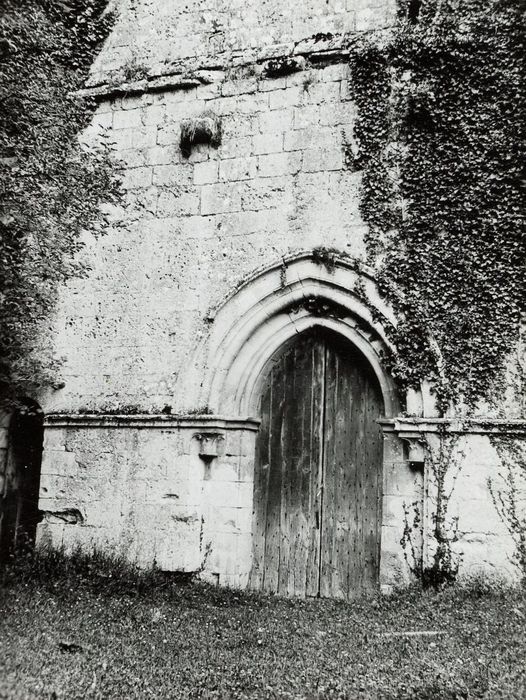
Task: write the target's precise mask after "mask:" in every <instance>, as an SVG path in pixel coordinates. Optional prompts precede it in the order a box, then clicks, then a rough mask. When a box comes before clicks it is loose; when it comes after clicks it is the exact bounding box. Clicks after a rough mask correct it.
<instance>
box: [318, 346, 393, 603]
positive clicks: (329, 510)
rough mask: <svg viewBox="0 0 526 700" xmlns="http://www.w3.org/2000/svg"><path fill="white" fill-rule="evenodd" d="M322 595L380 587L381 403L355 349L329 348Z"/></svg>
mask: <svg viewBox="0 0 526 700" xmlns="http://www.w3.org/2000/svg"><path fill="white" fill-rule="evenodd" d="M326 373H327V381H326V399H325V405H326V408H325V441H326V445H325V459H324V475H325V489H324V503H323V525H322V528H323V529H322V544H321V581H320V595H323V596H331V597H338V598H352V597H353V596H354V595H356V594H358V593H361V592H365V591H367V590H370V589H372V588H375V587H376V585H377V578H378V552H379V546H378V542H379V536H380V514H379V511H378V502H379V492H378V489H379V486H380V484H381V478H380V476H381V467H382V459H381V433H380V429H379V426H378V425H377V424H376V419H377V418H378V417H380V415H382V411H383V404H382V399H381V394H380V390H379V387H378V385H377V381H376V378H375V377H374V375H373V374H372V370H371V369H370V368H369V366H368V365H367V363H366V361H365V359H364V358H363V357H362V356H361V355H360V354H359V353H358V352H357V351H355V350H354V349H353V348H352V346H350V345H345V344H342V342H340V341H338V340H337V339H333V340H332V342H330V343H329V345H328V354H327V368H326Z"/></svg>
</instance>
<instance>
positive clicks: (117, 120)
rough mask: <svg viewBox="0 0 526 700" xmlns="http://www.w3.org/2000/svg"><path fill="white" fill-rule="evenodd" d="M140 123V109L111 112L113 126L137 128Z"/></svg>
mask: <svg viewBox="0 0 526 700" xmlns="http://www.w3.org/2000/svg"><path fill="white" fill-rule="evenodd" d="M141 125H142V115H141V110H140V109H130V110H126V111H125V110H123V111H121V112H114V113H113V128H114V129H115V130H118V129H137V128H139V127H140V126H141Z"/></svg>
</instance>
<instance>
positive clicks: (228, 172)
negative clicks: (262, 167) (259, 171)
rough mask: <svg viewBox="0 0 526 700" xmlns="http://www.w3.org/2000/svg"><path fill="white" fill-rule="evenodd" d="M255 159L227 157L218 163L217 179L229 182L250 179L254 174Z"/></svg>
mask: <svg viewBox="0 0 526 700" xmlns="http://www.w3.org/2000/svg"><path fill="white" fill-rule="evenodd" d="M256 168H257V160H256V158H255V157H253V156H252V157H249V158H228V159H227V160H222V161H220V163H219V179H220V180H228V181H230V182H233V181H236V180H252V179H253V178H254V177H255V176H256Z"/></svg>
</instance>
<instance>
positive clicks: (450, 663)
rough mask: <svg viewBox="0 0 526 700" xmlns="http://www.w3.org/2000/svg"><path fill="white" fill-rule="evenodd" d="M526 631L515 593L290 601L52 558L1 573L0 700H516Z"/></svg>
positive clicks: (98, 560) (522, 691) (525, 691)
mask: <svg viewBox="0 0 526 700" xmlns="http://www.w3.org/2000/svg"><path fill="white" fill-rule="evenodd" d="M525 627H526V606H525V597H524V592H523V591H522V592H521V591H506V590H500V591H493V592H491V591H485V590H483V588H482V587H481V586H478V587H476V588H473V589H471V590H458V589H456V590H455V589H449V590H446V591H443V592H441V593H435V592H433V593H431V592H425V593H423V592H421V591H417V590H411V591H406V592H404V593H400V594H396V595H393V596H391V597H389V598H385V597H384V598H381V597H378V598H375V599H369V600H364V601H357V602H354V603H350V604H345V603H341V602H336V601H328V600H308V601H300V600H288V599H280V598H275V597H272V596H264V595H255V594H247V593H240V592H236V591H232V590H224V589H218V588H212V587H209V586H206V585H204V584H199V583H196V582H189V581H186V580H185V579H184V578H181V577H177V576H169V575H167V574H163V573H162V572H160V571H151V572H146V573H140V572H137V571H135V570H134V569H133V568H130V567H129V565H127V564H125V563H124V562H122V561H119V560H108V559H107V558H104V557H102V556H100V555H97V556H95V557H91V558H88V557H85V556H82V555H79V554H77V555H75V556H74V557H73V558H69V559H68V558H66V557H64V555H62V554H60V553H58V554H49V553H48V554H47V555H44V556H40V557H35V558H34V559H31V560H30V562H29V563H27V562H26V563H24V564H22V565H20V564H18V565H16V566H15V567H8V568H7V569H6V571H5V573H4V580H3V585H2V587H1V589H0V645H1V649H0V697H1V698H17V699H18V698H19V699H22V698H24V699H26V698H68V699H73V698H79V699H80V698H119V699H124V698H177V699H179V698H181V699H183V698H305V699H309V700H314V699H317V698H423V699H426V698H428V699H429V700H431V699H433V700H440V699H448V698H451V699H453V698H491V699H493V698H524V697H526V665H525V664H524V660H525V658H526V647H525V640H524V629H525ZM408 631H409V632H415V631H431V632H439V634H430V635H409V636H408V635H405V634H401V633H402V632H408ZM2 667H3V668H2Z"/></svg>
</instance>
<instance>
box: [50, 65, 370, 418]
mask: <svg viewBox="0 0 526 700" xmlns="http://www.w3.org/2000/svg"><path fill="white" fill-rule="evenodd" d="M206 110H209V111H212V112H214V113H215V114H216V115H218V116H219V117H220V118H221V121H222V143H221V145H220V146H219V148H217V149H216V148H213V147H211V146H207V145H204V146H197V147H196V148H195V149H194V150H193V151H192V154H191V155H190V157H189V158H188V159H185V158H184V157H183V155H182V154H181V151H180V148H179V140H180V130H181V123H182V121H183V120H185V119H189V118H192V117H195V116H197V115H199V114H201V113H203V112H204V111H206ZM354 118H355V110H354V107H353V104H352V102H350V101H349V99H348V69H347V66H346V64H345V62H339V63H335V64H331V65H327V66H325V67H320V68H318V67H311V68H307V69H306V70H304V71H301V72H297V73H293V74H291V75H288V76H286V77H280V78H275V79H272V78H266V77H261V76H260V77H256V76H252V77H250V78H248V79H245V78H241V77H239V78H232V79H224V80H223V81H219V82H213V83H211V84H210V85H203V86H201V87H194V88H190V89H187V90H175V91H168V90H167V91H162V92H158V93H155V94H151V93H146V94H143V95H140V96H130V97H119V98H116V99H113V100H111V101H110V100H108V101H106V100H104V101H102V102H101V104H100V107H99V109H98V111H97V114H96V116H95V119H94V124H93V127H92V128H91V129H90V131H89V133H86V134H85V135H84V138H86V139H90V140H91V139H93V138H95V137H96V136H97V135H100V134H105V135H106V136H107V137H108V138H109V139H110V140H111V141H112V142H113V144H114V147H115V155H116V157H117V158H119V159H120V161H121V163H122V177H123V182H124V186H125V188H126V190H127V193H128V200H127V201H128V208H127V211H126V212H125V213H120V212H116V213H115V215H116V216H119V217H122V218H124V219H125V222H126V228H125V230H120V229H110V230H109V231H108V233H107V235H106V236H104V237H103V238H101V239H100V240H99V241H97V242H96V243H92V244H91V245H89V246H88V250H87V252H86V257H87V260H88V263H89V265H90V266H91V268H92V273H91V274H90V276H89V278H88V279H87V280H86V281H80V282H77V283H72V284H70V286H69V288H68V290H67V291H66V292H65V293H64V295H63V297H62V305H61V308H60V311H59V315H58V318H57V321H56V326H57V328H58V329H59V334H58V336H57V351H58V354H60V355H64V356H66V358H67V361H66V364H65V367H64V375H65V379H66V387H65V388H64V389H63V390H62V391H59V392H55V393H54V394H53V395H52V396H51V397H49V399H48V401H47V404H46V409H47V410H78V409H80V408H97V409H100V408H103V407H106V408H113V409H115V408H116V407H118V406H119V405H120V406H122V405H125V404H138V405H140V406H141V407H142V408H145V409H148V410H149V409H152V408H155V407H157V408H162V407H163V405H165V404H170V405H172V407H173V410H174V411H181V410H188V409H196V408H198V406H196V405H195V404H194V403H193V397H188V396H184V395H183V394H182V393H181V392H180V390H179V378H180V375H181V372H184V368H185V365H186V362H187V358H188V356H189V355H190V354H191V353H193V352H194V351H195V348H196V345H197V344H198V343H199V340H200V339H201V338H203V337H204V334H205V332H206V318H207V315H208V314H209V312H210V309H211V308H212V307H213V306H214V305H216V304H217V302H218V301H219V300H220V299H221V298H222V297H223V296H224V295H226V294H227V293H228V292H230V291H231V290H232V289H233V288H235V287H236V285H238V284H239V283H240V281H241V280H243V278H244V277H245V276H247V275H249V274H250V273H251V272H252V271H253V270H254V269H256V268H258V267H260V266H261V265H263V264H268V263H270V262H274V261H279V260H280V259H281V258H282V256H284V255H285V254H287V253H289V252H292V251H298V250H301V249H312V248H315V247H316V246H326V247H335V248H338V249H339V250H341V251H343V252H344V253H345V254H350V255H352V256H353V257H355V258H362V259H363V258H364V256H365V249H364V240H363V239H364V234H365V231H366V227H365V225H364V223H363V221H362V219H361V216H360V213H359V186H360V177H361V175H360V173H359V172H358V173H357V172H353V171H352V170H351V169H349V168H348V167H347V164H346V149H347V148H348V147H349V145H350V144H351V143H352V128H353V122H354Z"/></svg>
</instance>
